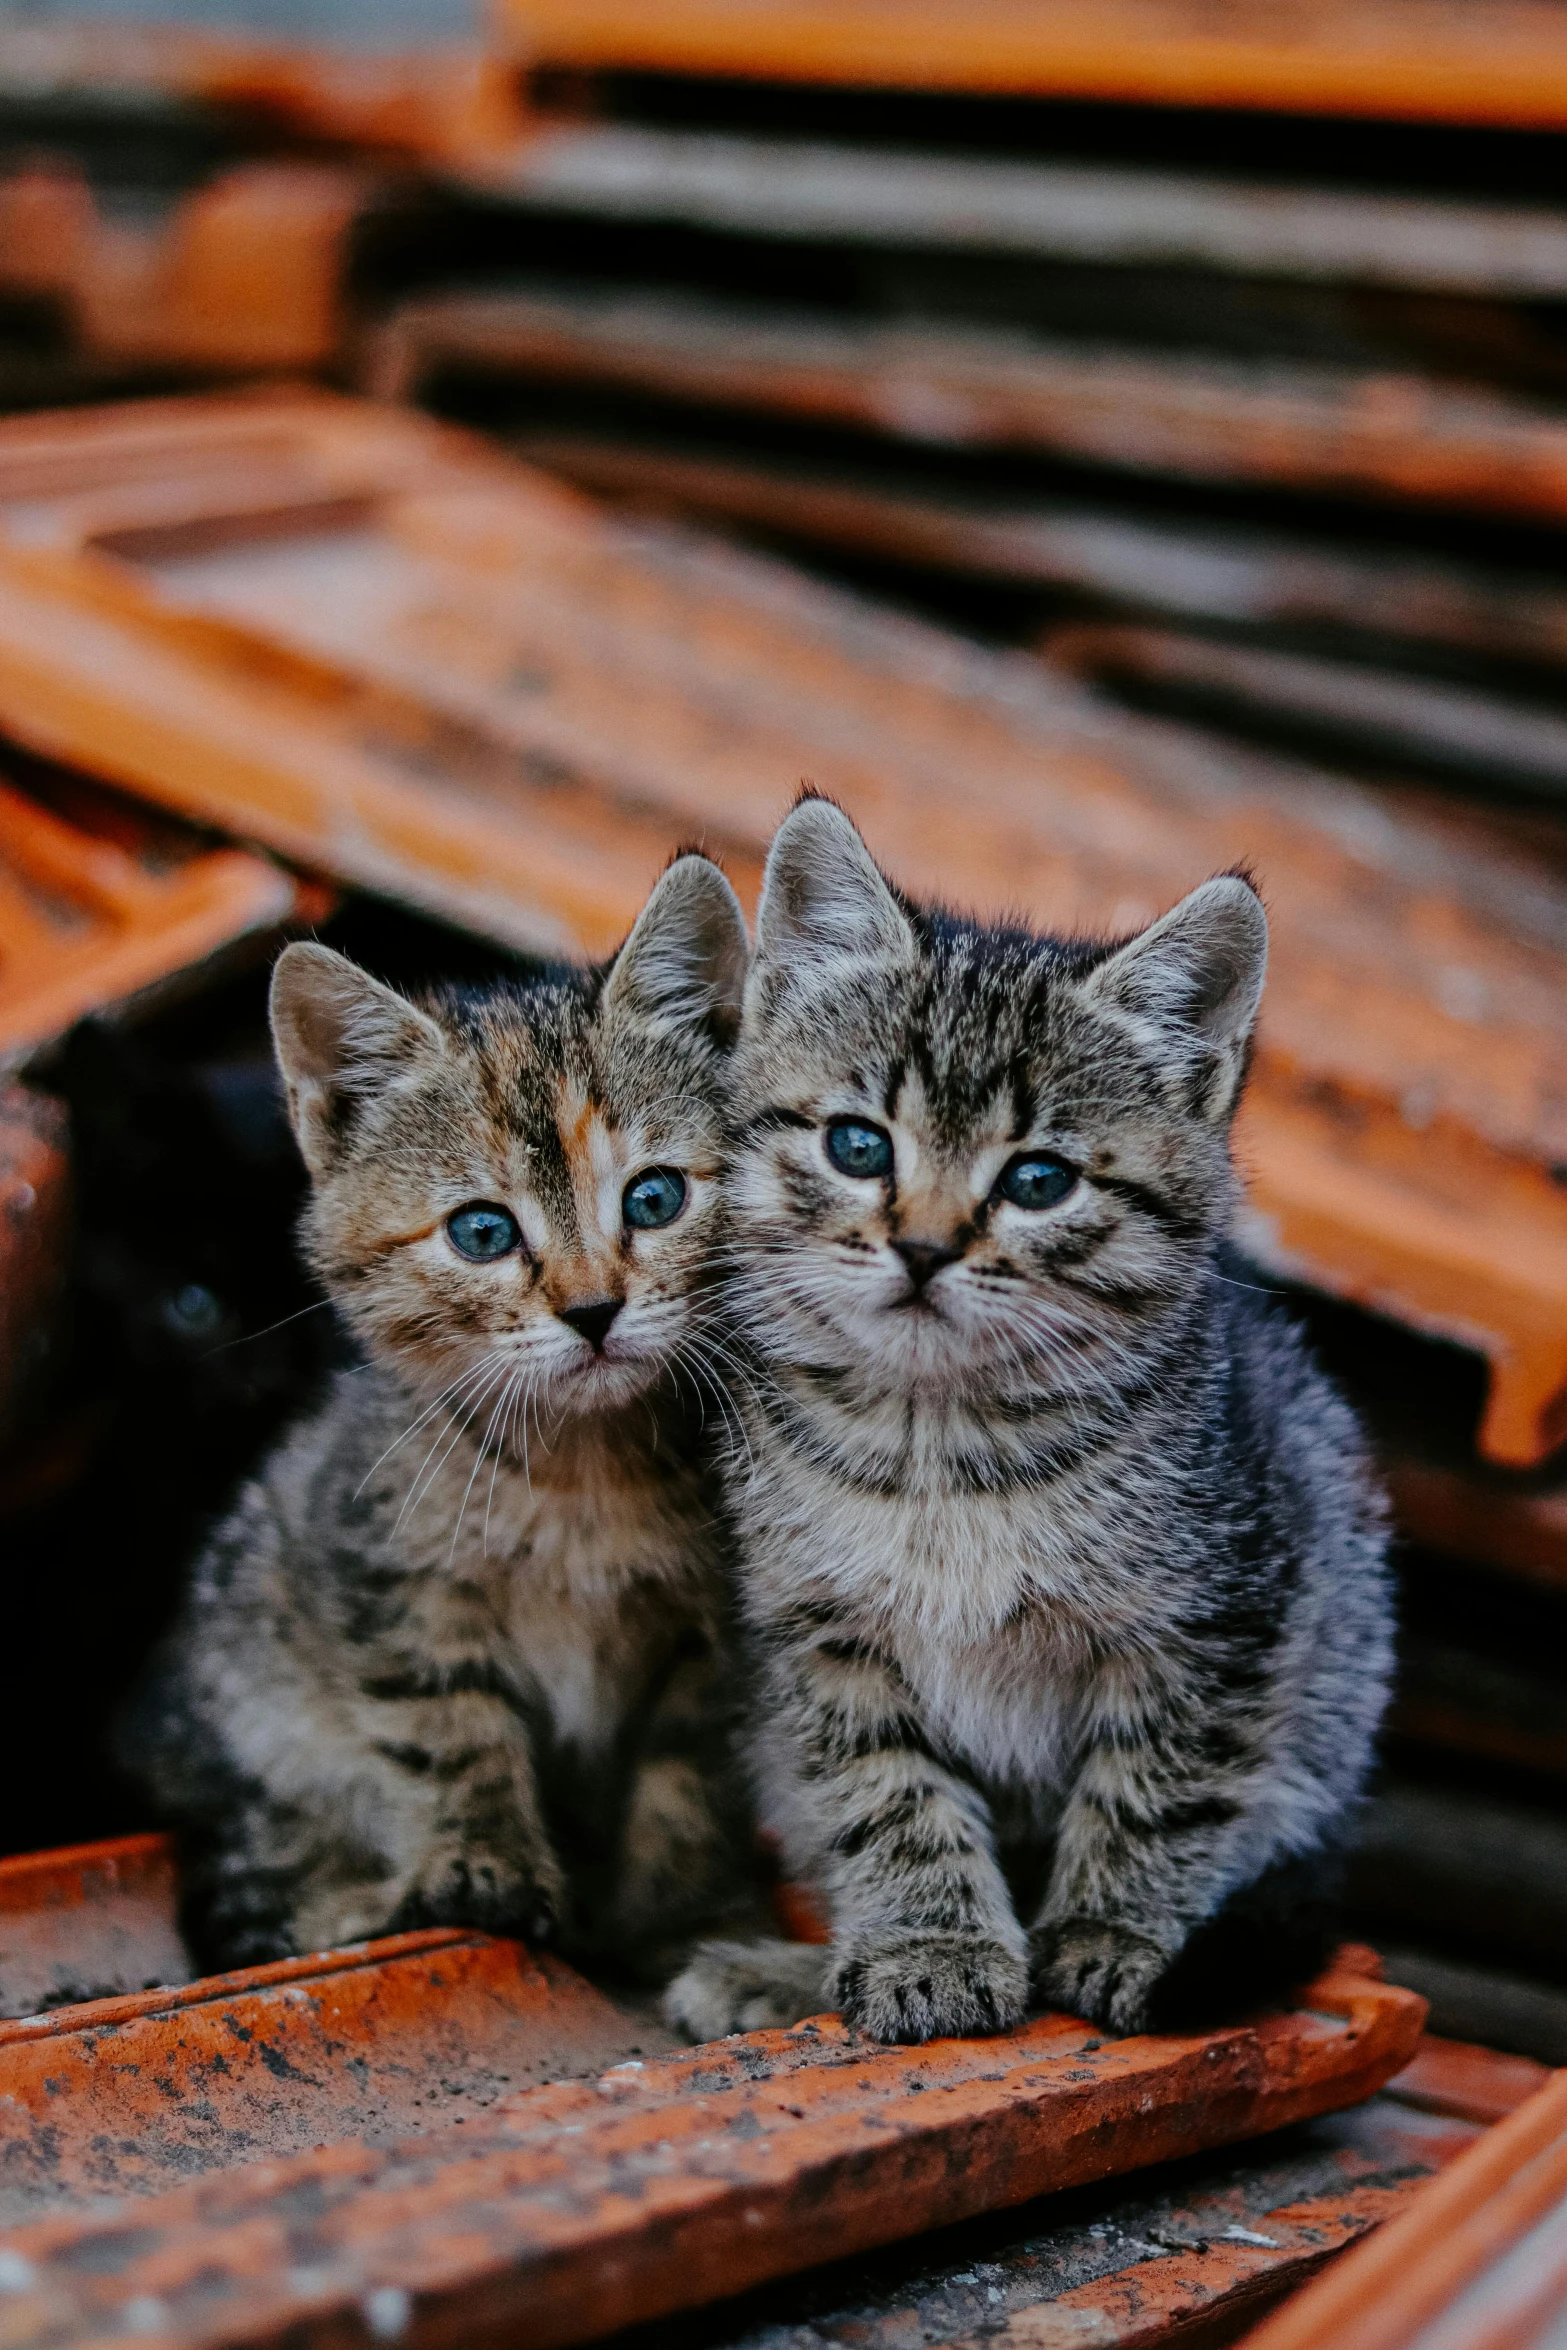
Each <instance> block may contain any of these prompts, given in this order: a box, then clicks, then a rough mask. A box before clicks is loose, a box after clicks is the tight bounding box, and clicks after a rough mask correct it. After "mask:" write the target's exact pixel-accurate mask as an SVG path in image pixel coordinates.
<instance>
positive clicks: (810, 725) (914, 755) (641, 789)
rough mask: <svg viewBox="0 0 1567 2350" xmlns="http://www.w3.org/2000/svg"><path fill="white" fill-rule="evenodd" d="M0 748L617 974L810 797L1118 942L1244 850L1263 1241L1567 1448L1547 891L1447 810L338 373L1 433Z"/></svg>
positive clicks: (1492, 1424)
mask: <svg viewBox="0 0 1567 2350" xmlns="http://www.w3.org/2000/svg"><path fill="white" fill-rule="evenodd" d="M0 728H3V729H4V730H5V731H6V732H8V733H10V734H12V735H14V736H18V737H20V738H22V739H23V740H24V741H25V742H27V743H28V744H29V745H30V746H31V747H32V748H34V749H35V750H39V751H42V752H44V753H46V754H47V755H49V756H52V757H54V758H56V759H60V760H64V761H66V762H68V763H70V764H72V765H73V766H75V767H77V768H80V769H85V770H87V771H89V772H95V773H97V774H99V775H102V776H103V777H105V778H106V779H108V780H111V781H113V782H115V783H117V784H119V785H121V786H125V787H129V788H130V789H132V790H134V791H138V792H141V793H143V794H145V795H148V796H150V797H152V798H154V799H157V800H160V801H162V802H164V803H165V804H166V805H168V806H170V807H172V808H175V809H177V810H179V811H180V812H181V813H183V814H185V815H186V816H189V817H194V818H196V819H198V820H200V821H202V822H206V823H210V824H214V825H219V826H222V827H225V828H226V829H228V830H230V831H232V832H236V833H238V834H240V835H241V836H242V837H249V838H252V839H256V840H259V841H262V842H264V843H265V844H266V845H268V846H269V847H271V848H273V849H274V850H277V851H279V852H281V853H282V854H283V855H285V856H288V857H290V858H293V859H295V860H297V861H298V862H299V863H301V864H303V865H305V866H308V867H310V868H313V869H315V870H317V871H323V872H327V873H330V874H331V875H333V876H334V877H335V878H338V879H341V880H344V881H348V882H352V883H355V884H358V885H360V886H363V887H366V888H370V889H374V890H380V891H384V892H386V893H388V894H390V895H393V896H396V897H400V898H404V899H407V900H409V901H411V902H413V903H415V904H418V905H421V906H424V907H426V908H428V909H429V910H431V911H432V912H435V913H437V914H441V915H444V916H446V917H448V918H451V919H454V920H456V921H459V922H463V923H467V924H469V925H470V926H472V927H474V928H477V929H479V930H481V931H485V932H488V933H489V934H491V935H492V936H494V937H496V938H498V939H501V940H504V941H507V942H508V943H511V944H514V945H518V946H523V947H531V948H542V949H546V950H560V949H566V950H571V951H584V950H585V951H587V952H588V953H593V954H597V953H603V952H605V951H606V950H607V949H609V948H610V947H611V946H613V945H614V943H615V942H616V941H617V939H618V938H619V937H621V936H622V935H623V934H624V932H625V929H626V928H627V926H628V925H629V923H630V921H631V919H632V917H633V915H634V913H635V911H636V908H637V906H638V905H639V903H640V902H641V899H642V896H643V894H644V893H645V891H646V889H647V888H648V886H649V884H650V883H651V881H652V879H653V877H654V876H655V874H656V873H657V872H658V870H659V868H660V866H661V865H662V863H663V862H664V860H665V859H666V858H667V856H668V855H669V854H670V852H671V851H672V850H673V849H674V848H675V847H677V846H678V845H680V844H681V843H683V842H689V841H692V840H698V841H702V842H705V843H706V844H707V846H708V847H709V848H711V849H713V850H714V851H716V852H717V853H719V854H720V855H722V856H723V857H724V858H725V860H726V861H727V862H728V864H729V866H730V869H731V871H732V872H733V874H734V876H735V878H736V881H737V883H738V885H739V887H740V888H741V890H742V893H743V894H750V893H752V892H754V888H755V884H756V878H757V874H758V871H759V866H760V860H761V857H762V854H763V852H764V850H765V846H766V842H767V839H768V836H769V834H770V832H771V830H772V827H773V825H774V824H775V823H776V821H777V819H778V817H779V816H780V815H781V813H782V812H783V810H784V809H785V807H786V806H787V805H788V803H789V800H790V798H791V796H792V794H793V793H794V791H795V790H796V789H797V788H798V786H799V784H800V782H801V781H802V780H805V779H809V780H810V781H811V782H812V783H814V784H815V785H816V786H817V787H818V788H820V789H822V790H825V791H829V792H832V793H833V794H835V795H836V796H837V797H838V798H839V799H840V800H842V802H843V803H844V804H845V805H846V806H847V807H848V808H849V809H850V811H851V812H852V813H853V814H854V815H855V816H856V818H857V819H858V820H859V821H860V823H861V824H862V825H863V826H864V828H865V830H866V833H867V836H868V838H869V840H870V842H871V845H872V847H873V848H874V849H875V851H876V852H877V853H878V854H879V855H880V856H881V857H882V859H883V860H884V861H885V863H886V864H887V865H888V866H889V868H890V869H891V870H892V871H893V872H894V873H896V874H897V876H898V877H899V878H900V879H901V880H902V881H903V882H905V883H906V884H907V885H908V886H909V887H911V888H912V889H914V890H916V891H918V892H922V893H926V894H930V895H935V896H941V897H945V898H947V899H949V900H950V901H953V902H956V903H958V904H960V905H965V906H973V907H976V908H979V909H983V910H987V911H990V912H996V911H999V910H1002V909H1005V908H1009V907H1016V908H1018V909H1020V910H1021V911H1022V912H1024V913H1025V914H1026V915H1027V916H1028V917H1029V918H1031V919H1032V920H1034V921H1036V922H1038V923H1040V924H1041V925H1043V926H1046V927H1051V928H1069V927H1070V928H1077V927H1085V928H1089V929H1100V930H1103V929H1110V930H1118V929H1128V928H1132V927H1134V926H1136V925H1138V924H1140V923H1143V922H1146V921H1148V920H1149V919H1151V918H1152V917H1153V916H1154V915H1155V914H1156V913H1157V912H1159V911H1160V910H1161V909H1162V908H1163V907H1165V906H1168V905H1169V904H1171V903H1172V902H1173V900H1174V899H1175V898H1177V897H1178V896H1179V895H1180V894H1181V893H1182V892H1183V891H1184V890H1186V889H1188V888H1189V887H1191V886H1192V885H1193V884H1194V883H1195V882H1197V881H1198V880H1200V879H1201V878H1203V877H1204V876H1205V875H1207V874H1209V873H1212V872H1215V871H1220V870H1223V869H1224V868H1226V867H1228V866H1231V865H1233V864H1235V863H1236V862H1237V861H1246V862H1249V863H1250V864H1251V865H1252V866H1253V867H1254V868H1255V869H1256V871H1257V873H1258V875H1259V878H1260V880H1261V882H1262V885H1263V888H1264V890H1265V892H1266V894H1267V897H1268V901H1269V905H1270V910H1271V914H1272V923H1273V959H1272V968H1271V975H1270V981H1269V988H1268V995H1267V1001H1266V1006H1265V1011H1264V1018H1263V1025H1262V1031H1261V1037H1260V1044H1259V1054H1258V1060H1257V1068H1256V1076H1255V1081H1254V1085H1253V1089H1252V1094H1251V1098H1250V1100H1249V1102H1248V1105H1247V1108H1246V1111H1245V1113H1244V1116H1243V1119H1242V1122H1241V1127H1240V1134H1239V1148H1240V1155H1241V1158H1242V1161H1243V1164H1244V1166H1245V1168H1246V1170H1247V1172H1248V1174H1249V1176H1250V1179H1251V1201H1250V1206H1249V1209H1248V1221H1247V1225H1246V1238H1247V1242H1248V1245H1249V1246H1250V1247H1252V1248H1253V1249H1254V1251H1256V1252H1257V1253H1258V1254H1259V1256H1260V1257H1261V1258H1262V1260H1263V1261H1264V1262H1266V1263H1267V1264H1269V1265H1271V1266H1273V1267H1275V1268H1277V1269H1280V1270H1282V1271H1285V1272H1288V1273H1291V1274H1294V1275H1298V1276H1299V1277H1300V1278H1301V1279H1303V1280H1305V1281H1307V1282H1310V1283H1314V1284H1317V1285H1319V1286H1322V1287H1325V1288H1327V1289H1329V1290H1331V1291H1334V1292H1335V1293H1337V1294H1340V1295H1343V1296H1346V1297H1350V1298H1354V1299H1356V1300H1358V1301H1360V1302H1362V1303H1364V1304H1366V1305H1369V1306H1371V1307H1372V1308H1374V1309H1375V1310H1377V1311H1380V1312H1384V1313H1387V1314H1390V1315H1392V1316H1395V1317H1397V1318H1399V1319H1401V1320H1403V1321H1406V1322H1409V1323H1412V1324H1413V1325H1415V1326H1416V1327H1418V1328H1421V1329H1425V1330H1429V1331H1431V1332H1434V1333H1437V1334H1440V1335H1445V1336H1448V1337H1452V1338H1457V1339H1458V1340H1460V1341H1461V1342H1463V1343H1465V1344H1467V1345H1469V1346H1472V1347H1475V1348H1477V1349H1478V1350H1479V1351H1481V1352H1482V1353H1483V1354H1484V1355H1485V1356H1486V1357H1487V1359H1488V1361H1489V1363H1490V1366H1491V1373H1492V1377H1491V1387H1490V1401H1489V1404H1488V1407H1487V1412H1486V1416H1485V1420H1484V1425H1483V1428H1482V1430H1481V1439H1480V1440H1481V1444H1482V1448H1483V1449H1484V1451H1485V1452H1486V1453H1487V1454H1488V1455H1489V1456H1490V1457H1491V1458H1492V1459H1493V1460H1496V1461H1500V1462H1507V1463H1515V1464H1525V1463H1530V1462H1534V1461H1538V1460H1539V1459H1540V1458H1542V1457H1543V1456H1544V1455H1545V1454H1546V1453H1547V1452H1548V1451H1549V1450H1551V1449H1552V1447H1553V1446H1554V1445H1555V1444H1556V1443H1557V1442H1558V1441H1559V1440H1560V1438H1561V1436H1562V1435H1563V1433H1564V1432H1567V1420H1564V1415H1567V1191H1564V1190H1563V1189H1562V1187H1561V1186H1560V1185H1559V1183H1558V1182H1557V1180H1556V1172H1555V1171H1556V1170H1557V1169H1559V1168H1560V1167H1562V1166H1563V1165H1567V988H1564V985H1563V981H1564V977H1567V964H1564V960H1563V956H1564V950H1567V884H1564V882H1563V880H1562V879H1561V877H1560V876H1559V874H1558V873H1557V871H1556V870H1555V869H1554V868H1553V867H1552V866H1551V865H1550V864H1549V863H1548V862H1547V861H1546V860H1545V858H1544V857H1543V855H1540V854H1537V853H1535V852H1533V851H1531V850H1529V849H1527V848H1526V847H1523V846H1520V845H1519V844H1518V843H1517V841H1516V840H1514V839H1513V838H1512V837H1511V836H1509V835H1507V834H1506V833H1505V832H1504V831H1503V830H1501V829H1499V828H1498V827H1497V826H1495V825H1493V824H1489V823H1488V821H1487V820H1486V818H1485V817H1484V816H1483V815H1481V814H1479V813H1477V812H1474V811H1460V810H1455V809H1453V808H1452V807H1451V806H1443V805H1441V804H1438V803H1419V804H1415V803H1410V802H1400V801H1398V800H1395V799H1391V798H1389V797H1384V796H1379V795H1377V794H1375V793H1373V792H1371V791H1362V790H1357V789H1356V788H1355V787H1353V786H1351V785H1349V784H1339V783H1329V782H1328V781H1326V780H1325V779H1322V778H1319V777H1317V776H1316V775H1314V774H1313V773H1312V772H1311V771H1309V770H1306V769H1303V768H1291V767H1287V766H1285V765H1282V764H1280V763H1278V762H1273V761H1269V760H1266V759H1263V758H1261V757H1257V756H1249V755H1246V754H1243V753H1240V752H1226V751H1224V750H1222V749H1220V748H1218V747H1217V746H1216V745H1214V744H1212V743H1211V742H1204V741H1203V740H1202V739H1201V738H1196V737H1193V736H1191V735H1190V734H1188V733H1186V732H1184V731H1183V730H1180V729H1178V728H1174V727H1171V726H1167V725H1161V724H1157V723H1155V722H1152V721H1145V720H1140V719H1136V718H1132V717H1128V716H1125V715H1123V714H1120V713H1117V712H1114V711H1112V710H1110V709H1108V708H1106V707H1105V706H1103V705H1101V704H1098V703H1096V702H1095V701H1094V700H1093V699H1092V698H1091V697H1090V696H1088V695H1087V694H1086V693H1085V692H1084V691H1082V689H1080V688H1079V687H1077V686H1076V685H1074V684H1073V683H1071V682H1070V681H1068V680H1065V679H1062V678H1058V677H1055V676H1053V675H1052V674H1051V673H1049V672H1048V671H1047V670H1046V669H1045V668H1044V667H1043V666H1042V665H1040V664H1038V663H1036V662H1034V661H1032V660H1030V659H1029V658H1028V657H1026V656H1024V655H1002V654H995V653H991V652H989V651H986V650H984V649H983V648H981V647H979V646H977V645H974V644H971V643H968V642H965V641H964V640H961V639H959V638H956V637H953V636H950V635H947V634H944V633H943V632H941V631H939V630H937V629H935V628H932V627H929V626H926V625H924V624H921V623H919V622H916V621H913V620H909V619H905V618H903V617H900V616H898V615H895V614H892V613H887V612H883V611H880V610H878V609H877V608H875V607H874V606H871V605H868V604H865V603H863V602H860V601H857V600H856V599H854V598H852V597H850V596H848V595H846V594H843V593H840V592H837V591H834V590H832V589H830V588H827V587H825V586H823V585H820V584H818V583H815V582H812V581H810V580H807V579H805V578H803V577H801V576H800V575H798V574H796V573H793V572H790V571H788V570H785V569H783V568H781V567H779V566H777V565H774V564H770V563H767V562H764V561H762V560H760V559H758V558H755V557H751V556H747V555H744V554H741V553H738V552H736V551H734V550H730V549H724V548H722V547H720V546H717V545H714V544H711V543H709V542H705V541H703V540H701V539H699V538H695V537H693V536H691V535H689V534H687V533H685V532H683V531H679V530H671V529H667V528H664V527H662V526H657V525H650V524H639V523H636V522H629V521H627V520H625V519H623V518H615V517H612V516H609V515H606V514H605V513H604V512H603V511H602V510H601V509H599V508H597V507H595V506H593V505H592V504H590V503H589V502H588V501H587V500H585V499H584V498H582V497H580V496H579V495H577V494H575V493H573V492H570V491H568V490H565V489H563V488H561V487H560V486H559V485H557V484H553V483H550V482H548V481H546V480H545V479H543V478H542V477H541V476H539V475H537V474H533V473H530V472H528V471H527V470H525V469H524V468H522V467H519V466H517V465H514V464H512V463H510V462H508V461H507V460H505V459H504V458H502V457H500V456H498V455H496V454H495V453H494V452H493V451H492V450H491V449H489V448H487V447H485V446H483V445H482V444H479V443H476V442H474V441H471V440H469V439H467V438H465V437H464V436H461V435H458V434H455V433H452V432H448V431H446V430H444V429H443V428H441V427H439V426H436V425H434V424H433V423H430V422H429V421H428V420H426V419H423V418H420V417H418V416H415V415H411V414H405V413H402V412H398V411H392V410H383V409H377V408H375V407H373V406H369V405H366V404H364V403H356V402H351V401H347V400H337V399H332V398H330V397H327V396H325V395H319V396H317V395H310V394H304V393H301V394H298V395H292V394H290V395H277V396H273V397H269V398H255V399H241V398H230V399H227V400H201V401H186V402H167V403H159V402H150V403H147V404H145V405H141V406H129V407H124V408H119V409H108V410H100V411H78V412H73V413H69V414H63V415H55V416H40V417H28V418H22V419H16V420H12V421H10V422H6V423H0Z"/></svg>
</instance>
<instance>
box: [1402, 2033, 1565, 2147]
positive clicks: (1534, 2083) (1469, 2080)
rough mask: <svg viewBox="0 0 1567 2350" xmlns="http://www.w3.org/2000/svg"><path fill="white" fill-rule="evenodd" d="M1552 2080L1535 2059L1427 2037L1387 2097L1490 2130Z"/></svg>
mask: <svg viewBox="0 0 1567 2350" xmlns="http://www.w3.org/2000/svg"><path fill="white" fill-rule="evenodd" d="M1550 2078H1551V2068H1550V2066H1549V2065H1544V2064H1536V2063H1535V2061H1534V2059H1533V2057H1532V2056H1508V2055H1505V2054H1504V2053H1503V2052H1502V2051H1501V2050H1500V2049H1497V2048H1478V2047H1476V2046H1475V2045H1474V2043H1473V2042H1472V2041H1469V2040H1446V2039H1443V2038H1442V2037H1441V2035H1440V2034H1439V2033H1436V2032H1427V2033H1425V2034H1424V2035H1423V2037H1422V2039H1421V2042H1420V2045H1419V2047H1418V2048H1417V2049H1416V2050H1415V2053H1414V2057H1413V2059H1412V2060H1411V2062H1410V2063H1408V2064H1407V2065H1405V2067H1404V2069H1403V2071H1402V2072H1401V2073H1398V2074H1396V2075H1395V2076H1394V2078H1393V2079H1392V2080H1391V2081H1389V2083H1388V2085H1387V2094H1388V2095H1389V2096H1391V2097H1396V2098H1397V2099H1398V2100H1399V2101H1400V2103H1401V2104H1404V2105H1413V2106H1415V2107H1416V2108H1417V2109H1418V2110H1419V2111H1420V2112H1422V2113H1442V2114H1451V2115H1452V2116H1453V2117H1454V2118H1455V2119H1456V2120H1459V2121H1470V2122H1482V2123H1484V2124H1485V2125H1486V2126H1487V2127H1489V2125H1490V2124H1491V2123H1493V2122H1499V2121H1505V2120H1506V2118H1507V2116H1508V2115H1509V2114H1510V2113H1516V2112H1517V2110H1518V2108H1519V2106H1520V2105H1522V2104H1523V2103H1524V2102H1525V2101H1526V2099H1528V2098H1530V2097H1533V2096H1534V2095H1535V2094H1536V2092H1537V2091H1539V2090H1541V2089H1543V2088H1544V2087H1545V2085H1546V2083H1547V2082H1548V2081H1549V2080H1550Z"/></svg>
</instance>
